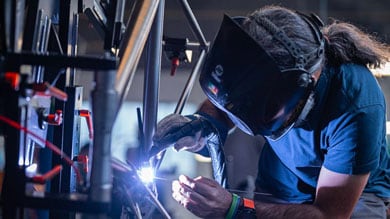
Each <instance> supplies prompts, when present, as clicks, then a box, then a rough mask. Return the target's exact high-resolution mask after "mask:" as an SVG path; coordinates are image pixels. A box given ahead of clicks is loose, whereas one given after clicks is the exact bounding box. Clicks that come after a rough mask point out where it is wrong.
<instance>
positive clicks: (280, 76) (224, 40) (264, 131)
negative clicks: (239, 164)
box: [199, 15, 310, 136]
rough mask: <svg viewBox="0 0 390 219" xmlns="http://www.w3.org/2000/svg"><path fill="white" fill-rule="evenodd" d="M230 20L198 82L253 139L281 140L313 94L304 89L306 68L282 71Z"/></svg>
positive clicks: (212, 100)
mask: <svg viewBox="0 0 390 219" xmlns="http://www.w3.org/2000/svg"><path fill="white" fill-rule="evenodd" d="M240 20H242V19H232V18H230V17H229V16H227V15H225V16H224V19H223V22H222V25H221V27H220V30H219V32H218V34H217V37H216V38H215V40H214V43H213V46H212V48H211V50H210V52H209V53H208V56H207V58H206V61H205V63H204V66H203V69H202V72H201V74H200V77H199V81H200V85H201V87H202V89H203V91H204V92H205V94H206V95H207V97H208V98H209V100H210V101H211V102H212V103H213V104H214V105H215V106H217V107H218V108H219V109H221V110H223V111H224V112H226V113H227V115H228V116H229V117H230V119H231V120H232V121H233V122H234V124H235V125H236V126H237V127H239V128H240V129H241V130H243V131H244V132H246V133H248V134H251V135H256V134H260V135H264V136H275V135H278V136H280V135H281V134H283V131H284V130H287V129H288V128H287V127H292V124H293V123H294V119H292V118H291V116H292V115H293V114H294V115H295V114H296V113H293V112H294V110H296V108H297V106H298V105H299V103H300V102H302V100H305V98H307V97H308V94H309V93H310V92H309V89H308V88H307V87H302V86H300V85H299V83H298V81H299V80H300V78H301V75H302V74H306V73H307V72H306V71H305V70H302V69H294V68H293V69H289V70H284V71H282V70H280V69H279V67H278V65H277V64H276V63H275V61H274V60H273V58H272V57H271V56H270V55H268V53H267V52H266V51H265V50H264V49H263V48H262V47H261V46H260V45H259V44H258V43H257V42H256V41H255V40H254V39H253V38H252V37H251V36H250V35H248V33H247V32H246V31H245V30H243V29H242V28H241V27H240V24H239V22H240Z"/></svg>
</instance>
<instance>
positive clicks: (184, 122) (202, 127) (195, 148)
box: [149, 114, 228, 188]
mask: <svg viewBox="0 0 390 219" xmlns="http://www.w3.org/2000/svg"><path fill="white" fill-rule="evenodd" d="M211 119H212V118H206V116H202V115H198V114H194V115H191V116H182V115H179V114H171V115H168V116H167V117H165V118H164V119H162V120H161V121H160V122H159V123H158V124H157V129H156V133H155V135H154V136H153V143H154V146H153V147H152V148H151V151H150V153H149V155H150V156H154V155H156V154H157V153H159V152H160V151H163V150H165V149H166V148H168V147H169V146H171V145H173V146H174V148H175V150H177V151H180V150H186V151H190V152H198V153H199V152H200V151H201V150H202V149H204V148H205V146H207V147H206V148H205V149H206V151H207V152H208V154H207V155H208V156H210V157H211V161H212V163H211V164H212V168H213V175H214V179H215V180H216V181H217V182H218V183H219V184H220V185H221V186H223V187H225V188H228V185H227V174H226V162H225V155H224V152H223V147H222V145H223V143H224V139H225V138H226V135H227V131H226V128H225V129H223V128H222V127H220V126H219V125H215V124H216V122H210V120H211ZM217 127H218V128H217ZM202 151H203V150H202ZM203 155H204V154H203Z"/></svg>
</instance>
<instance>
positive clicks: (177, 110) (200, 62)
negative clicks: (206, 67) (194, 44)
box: [174, 50, 206, 114]
mask: <svg viewBox="0 0 390 219" xmlns="http://www.w3.org/2000/svg"><path fill="white" fill-rule="evenodd" d="M205 59H206V50H201V51H200V55H199V59H198V62H197V63H196V65H195V66H194V69H193V70H192V73H191V75H190V77H189V78H188V80H187V83H186V86H185V87H184V90H183V92H182V93H181V96H180V99H179V102H178V103H177V105H176V108H175V111H174V113H178V114H180V113H181V112H182V111H183V108H184V105H185V103H186V102H187V99H188V97H189V96H190V93H191V90H192V88H193V87H194V84H195V81H196V78H197V77H198V75H199V72H200V68H201V67H202V65H203V61H204V60H205Z"/></svg>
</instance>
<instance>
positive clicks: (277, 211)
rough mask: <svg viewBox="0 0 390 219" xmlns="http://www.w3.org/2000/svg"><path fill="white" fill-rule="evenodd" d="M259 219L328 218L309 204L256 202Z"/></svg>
mask: <svg viewBox="0 0 390 219" xmlns="http://www.w3.org/2000/svg"><path fill="white" fill-rule="evenodd" d="M256 216H257V218H262V219H263V218H277V219H280V218H288V219H294V218H299V219H301V218H316V219H317V218H321V219H322V218H326V217H325V215H324V214H323V212H321V210H320V209H319V208H318V207H317V206H315V205H309V204H273V203H264V202H256Z"/></svg>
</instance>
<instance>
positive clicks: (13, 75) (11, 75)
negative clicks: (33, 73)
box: [4, 72, 20, 90]
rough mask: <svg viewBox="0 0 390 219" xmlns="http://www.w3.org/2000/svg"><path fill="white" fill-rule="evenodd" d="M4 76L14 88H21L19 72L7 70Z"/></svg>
mask: <svg viewBox="0 0 390 219" xmlns="http://www.w3.org/2000/svg"><path fill="white" fill-rule="evenodd" d="M4 77H5V81H7V82H8V83H9V84H10V85H11V87H12V88H13V89H15V90H18V89H19V82H20V75H19V73H18V72H6V73H5V74H4Z"/></svg>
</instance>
